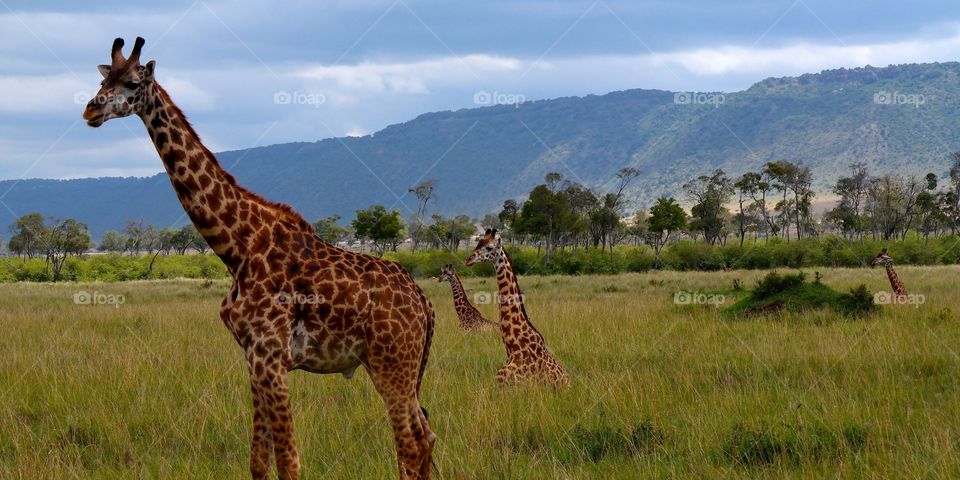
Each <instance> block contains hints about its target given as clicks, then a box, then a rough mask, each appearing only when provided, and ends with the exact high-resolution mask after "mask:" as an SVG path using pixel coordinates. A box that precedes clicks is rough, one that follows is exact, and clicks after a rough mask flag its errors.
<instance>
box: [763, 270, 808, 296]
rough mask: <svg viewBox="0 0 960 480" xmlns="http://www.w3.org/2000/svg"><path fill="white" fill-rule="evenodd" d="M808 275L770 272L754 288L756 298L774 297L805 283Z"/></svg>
mask: <svg viewBox="0 0 960 480" xmlns="http://www.w3.org/2000/svg"><path fill="white" fill-rule="evenodd" d="M805 277H806V275H805V274H804V273H803V272H798V273H795V274H792V275H780V274H779V273H777V272H770V273H768V274H767V275H766V276H764V277H763V278H761V279H760V280H758V281H757V287H756V288H754V289H753V293H752V295H753V298H754V299H758V300H759V299H764V298H769V297H772V296H774V295H776V294H778V293H783V292H786V291H787V290H792V289H794V288H797V287H800V286H802V285H803V282H804V279H805Z"/></svg>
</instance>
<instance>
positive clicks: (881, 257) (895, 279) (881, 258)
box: [873, 248, 907, 298]
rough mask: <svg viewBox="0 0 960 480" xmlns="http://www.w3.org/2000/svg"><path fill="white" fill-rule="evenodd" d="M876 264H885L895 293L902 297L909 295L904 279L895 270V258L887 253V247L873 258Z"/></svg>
mask: <svg viewBox="0 0 960 480" xmlns="http://www.w3.org/2000/svg"><path fill="white" fill-rule="evenodd" d="M873 264H874V265H883V266H884V267H885V268H886V269H887V278H888V279H890V288H892V289H893V294H894V295H895V296H897V297H898V298H900V297H906V296H907V287H905V286H904V285H903V281H902V280H900V277H899V276H898V275H897V272H896V271H894V270H893V258H890V255H887V249H886V248H884V249H883V250H881V251H880V253H878V254H877V256H876V257H874V259H873Z"/></svg>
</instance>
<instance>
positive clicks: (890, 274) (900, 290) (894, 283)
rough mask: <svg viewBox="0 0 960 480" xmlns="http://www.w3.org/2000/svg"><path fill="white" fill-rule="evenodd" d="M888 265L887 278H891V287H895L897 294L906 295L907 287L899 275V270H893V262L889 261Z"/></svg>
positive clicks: (894, 290) (894, 291)
mask: <svg viewBox="0 0 960 480" xmlns="http://www.w3.org/2000/svg"><path fill="white" fill-rule="evenodd" d="M886 267H887V278H889V279H890V288H892V289H893V293H895V294H897V295H906V294H907V289H906V287H904V286H903V282H901V281H900V277H899V276H897V272H895V271H894V270H893V264H892V263H888V264H887V265H886Z"/></svg>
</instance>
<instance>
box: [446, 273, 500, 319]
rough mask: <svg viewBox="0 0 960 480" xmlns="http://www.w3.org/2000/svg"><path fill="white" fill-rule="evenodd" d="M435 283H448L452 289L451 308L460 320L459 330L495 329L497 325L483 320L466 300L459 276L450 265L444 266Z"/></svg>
mask: <svg viewBox="0 0 960 480" xmlns="http://www.w3.org/2000/svg"><path fill="white" fill-rule="evenodd" d="M437 282H450V288H451V289H453V307H454V309H456V311H457V317H458V318H459V319H460V330H468V331H469V330H483V329H487V328H493V327H496V326H497V324H496V323H493V322H491V321H490V320H487V319H486V318H483V314H481V313H480V310H477V307H474V306H473V304H472V303H470V300H469V299H467V292H466V290H464V289H463V282H461V281H460V275H459V274H458V273H457V271H456V270H454V269H453V265H452V264H447V265H444V266H443V268H442V269H440V276H439V277H437Z"/></svg>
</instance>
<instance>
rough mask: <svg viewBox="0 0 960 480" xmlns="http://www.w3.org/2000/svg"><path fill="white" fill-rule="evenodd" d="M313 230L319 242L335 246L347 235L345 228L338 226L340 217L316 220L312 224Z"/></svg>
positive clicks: (334, 216) (332, 216) (333, 216)
mask: <svg viewBox="0 0 960 480" xmlns="http://www.w3.org/2000/svg"><path fill="white" fill-rule="evenodd" d="M313 230H314V231H315V232H317V236H318V237H320V240H323V241H324V242H327V243H329V244H331V245H336V244H337V243H338V242H340V241H341V240H343V239H344V237H346V236H347V234H348V233H349V232H348V231H347V229H346V228H344V227H341V226H340V215H331V216H329V217H324V218H321V219H320V220H317V221H316V222H314V223H313Z"/></svg>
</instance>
